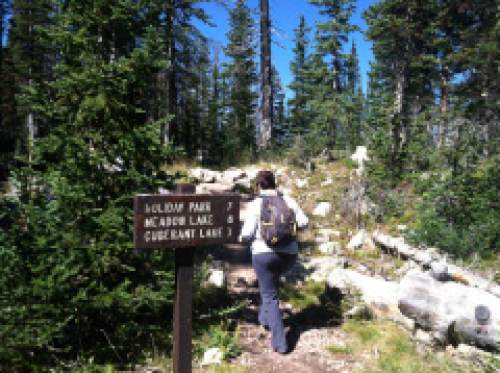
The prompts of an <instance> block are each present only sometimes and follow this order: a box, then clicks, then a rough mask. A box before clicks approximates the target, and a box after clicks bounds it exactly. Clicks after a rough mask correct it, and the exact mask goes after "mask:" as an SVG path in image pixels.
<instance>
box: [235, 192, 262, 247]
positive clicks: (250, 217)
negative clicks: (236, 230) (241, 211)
mask: <svg viewBox="0 0 500 373" xmlns="http://www.w3.org/2000/svg"><path fill="white" fill-rule="evenodd" d="M259 207H260V204H259V200H257V199H255V200H253V201H252V202H250V204H249V206H248V211H247V213H246V216H245V221H244V222H243V227H242V228H241V233H240V237H239V241H240V242H250V241H251V240H252V239H253V238H254V236H255V232H256V231H257V223H258V219H259V211H258V209H259Z"/></svg>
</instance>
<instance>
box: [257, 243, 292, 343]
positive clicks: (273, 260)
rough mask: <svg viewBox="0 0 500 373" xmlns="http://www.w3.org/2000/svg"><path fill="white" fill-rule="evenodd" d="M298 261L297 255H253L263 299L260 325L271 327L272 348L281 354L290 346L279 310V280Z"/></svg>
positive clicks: (273, 253) (260, 310) (260, 309)
mask: <svg viewBox="0 0 500 373" xmlns="http://www.w3.org/2000/svg"><path fill="white" fill-rule="evenodd" d="M296 260H297V255H296V254H283V253H276V252H272V253H261V254H255V255H252V265H253V268H254V270H255V273H256V274H257V279H258V281H259V291H260V298H261V305H260V308H259V323H260V324H261V325H263V326H267V327H269V329H270V330H271V332H272V347H273V349H274V350H277V351H280V352H286V351H287V350H288V344H287V341H286V336H285V329H284V326H283V318H282V315H281V311H280V309H279V298H278V290H279V279H280V276H281V275H282V274H284V273H285V272H287V271H288V270H289V269H290V268H291V267H292V266H293V264H294V263H295V261H296Z"/></svg>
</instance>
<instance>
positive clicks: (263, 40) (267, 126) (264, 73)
mask: <svg viewBox="0 0 500 373" xmlns="http://www.w3.org/2000/svg"><path fill="white" fill-rule="evenodd" d="M260 48H261V51H260V71H261V89H262V92H261V97H262V102H261V112H262V123H261V126H260V141H259V147H260V148H261V149H265V148H268V147H269V145H270V142H271V134H272V128H273V90H272V77H271V27H270V20H269V0H260Z"/></svg>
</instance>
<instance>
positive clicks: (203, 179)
mask: <svg viewBox="0 0 500 373" xmlns="http://www.w3.org/2000/svg"><path fill="white" fill-rule="evenodd" d="M220 175H221V174H220V172H217V171H212V170H209V169H206V168H193V169H191V170H189V177H191V178H192V179H194V180H195V181H196V182H199V183H214V182H215V181H216V180H218V179H219V178H220Z"/></svg>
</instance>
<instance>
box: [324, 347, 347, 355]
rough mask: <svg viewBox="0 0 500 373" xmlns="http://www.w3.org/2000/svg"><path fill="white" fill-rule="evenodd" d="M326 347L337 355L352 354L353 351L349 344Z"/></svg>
mask: <svg viewBox="0 0 500 373" xmlns="http://www.w3.org/2000/svg"><path fill="white" fill-rule="evenodd" d="M326 349H327V350H328V351H329V352H331V353H332V354H335V355H350V354H352V353H353V350H352V347H351V346H349V345H331V346H328V347H327V348H326Z"/></svg>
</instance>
